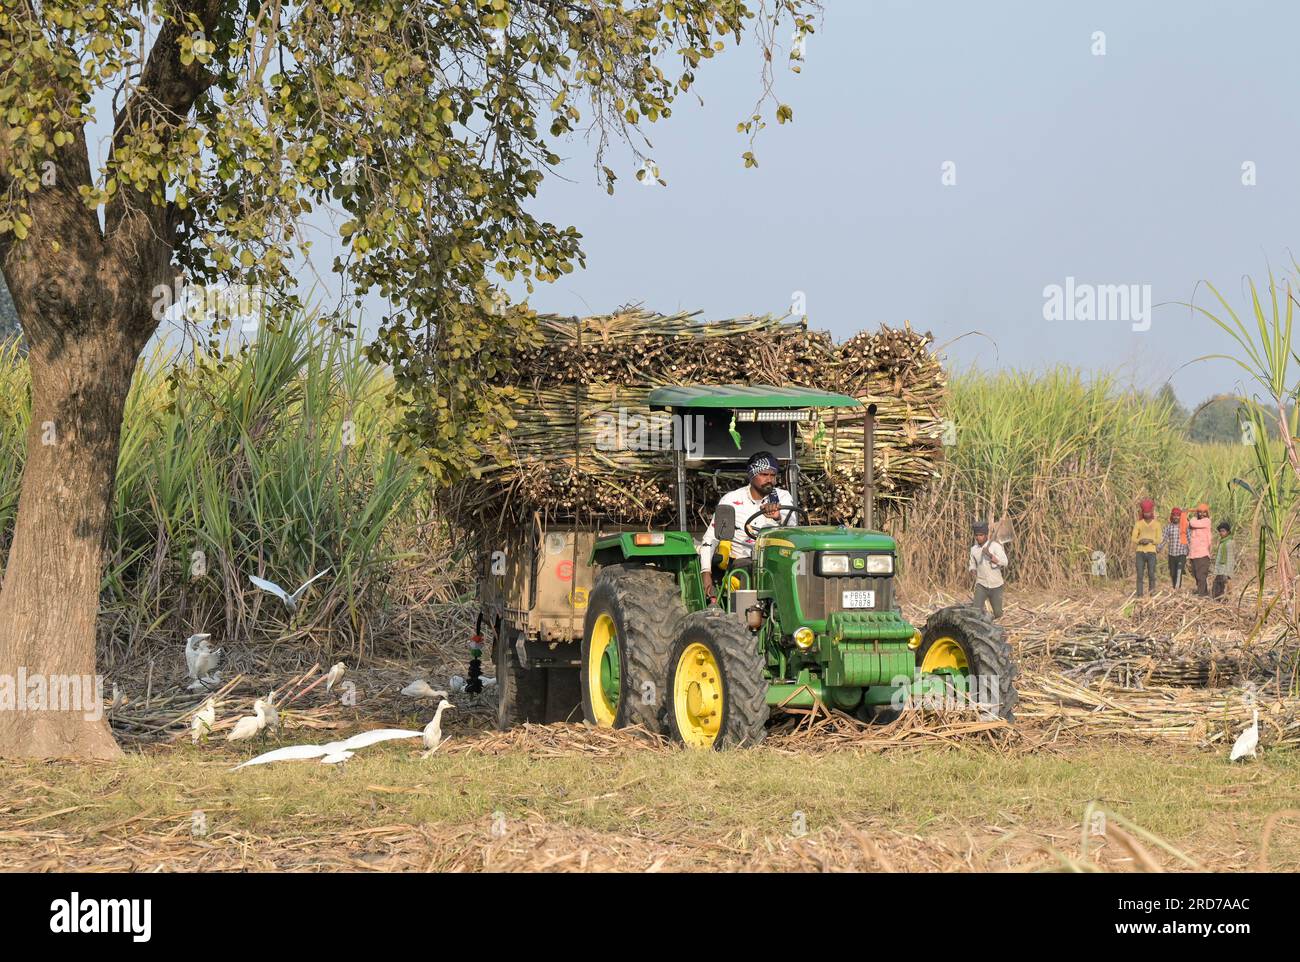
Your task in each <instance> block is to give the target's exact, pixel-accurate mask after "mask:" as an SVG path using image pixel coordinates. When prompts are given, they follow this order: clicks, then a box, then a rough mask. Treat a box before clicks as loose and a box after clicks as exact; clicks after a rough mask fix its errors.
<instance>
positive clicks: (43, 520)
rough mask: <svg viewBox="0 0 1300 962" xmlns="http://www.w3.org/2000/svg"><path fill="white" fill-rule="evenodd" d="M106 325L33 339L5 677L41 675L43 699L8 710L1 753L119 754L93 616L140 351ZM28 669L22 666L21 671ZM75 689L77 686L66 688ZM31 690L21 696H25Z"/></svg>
mask: <svg viewBox="0 0 1300 962" xmlns="http://www.w3.org/2000/svg"><path fill="white" fill-rule="evenodd" d="M122 327H123V325H116V324H111V323H108V324H105V325H104V326H103V327H102V328H101V329H100V330H98V331H96V332H95V333H93V334H91V335H89V336H86V337H84V338H81V339H78V340H72V341H65V342H64V343H63V344H61V345H60V346H59V347H58V349H57V350H54V351H51V350H50V348H49V346H48V345H44V346H41V345H38V346H36V347H35V348H34V349H33V350H32V352H31V354H30V355H29V360H30V363H31V367H32V423H31V427H30V429H29V430H28V432H27V463H26V466H25V467H24V470H23V483H22V492H21V495H20V497H19V501H18V519H17V525H16V527H15V531H14V539H13V545H12V547H11V549H10V552H9V560H8V563H7V565H6V569H5V578H4V584H3V587H2V588H0V678H10V679H14V683H15V684H17V682H18V680H19V678H20V677H23V678H25V679H26V680H27V682H28V683H29V684H38V683H41V682H43V683H44V684H45V686H46V688H47V690H48V692H49V693H50V695H49V697H48V699H47V705H46V706H45V707H41V708H37V709H35V710H32V709H30V708H29V709H28V710H19V708H18V702H15V707H14V708H12V709H10V710H6V711H0V756H10V757H13V756H27V757H42V758H43V757H81V758H87V757H90V758H112V757H115V756H116V755H118V754H120V750H119V749H118V747H117V744H116V743H115V742H114V741H113V736H112V734H111V733H110V731H109V727H108V722H107V721H106V720H105V719H104V717H103V711H102V703H97V704H84V703H83V704H76V703H75V702H74V703H72V704H68V703H66V702H64V701H60V703H59V704H54V702H55V699H54V697H53V695H54V693H55V692H56V691H78V692H80V693H81V694H82V695H83V696H85V695H89V696H91V698H92V699H97V698H98V694H97V692H102V690H103V686H102V685H95V684H93V683H89V684H87V683H85V682H83V681H82V679H90V678H93V677H94V676H95V624H96V616H97V614H98V611H99V589H100V580H101V578H102V568H103V558H104V550H103V549H104V544H103V539H104V535H105V532H106V531H107V530H108V526H109V522H110V520H111V511H112V504H113V481H114V475H115V474H116V470H117V453H118V438H119V435H120V432H121V425H122V412H123V407H124V405H125V402H126V395H127V390H128V389H129V387H130V384H131V375H132V372H133V370H134V367H135V359H136V351H135V349H134V346H133V345H132V344H128V343H123V340H122V338H121V337H120V336H114V334H113V332H114V331H120V330H121V329H122ZM20 671H21V676H20ZM69 685H71V686H72V687H71V688H69V687H68V686H69ZM24 700H25V699H24Z"/></svg>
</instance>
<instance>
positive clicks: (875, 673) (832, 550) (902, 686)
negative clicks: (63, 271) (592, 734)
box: [580, 386, 1016, 749]
mask: <svg viewBox="0 0 1300 962" xmlns="http://www.w3.org/2000/svg"><path fill="white" fill-rule="evenodd" d="M649 402H650V406H651V407H652V408H654V409H659V410H664V411H671V412H672V414H673V416H674V421H673V423H674V424H680V425H681V426H682V430H681V432H680V436H681V438H682V443H681V444H679V445H676V447H677V450H676V451H675V457H676V474H677V484H676V489H677V514H678V530H675V531H635V532H633V531H623V532H619V533H617V534H611V535H608V536H605V537H600V538H598V539H597V540H596V541H595V542H594V547H593V548H592V550H591V553H590V558H589V563H590V564H591V565H592V566H594V569H595V570H594V580H593V585H592V589H591V592H590V595H589V596H588V598H587V608H586V617H585V621H584V623H583V634H582V642H581V646H582V647H581V656H580V687H581V691H582V708H583V713H584V715H585V717H586V719H587V720H588V721H589V722H591V723H593V724H596V725H600V726H610V727H622V726H625V725H631V724H639V725H643V726H645V727H646V728H648V729H650V730H652V731H659V732H667V733H669V734H670V735H671V736H673V737H674V738H676V739H678V740H680V741H682V742H684V743H685V744H686V745H689V746H693V747H697V748H715V749H716V748H725V747H733V746H739V745H745V744H754V743H757V742H759V741H760V740H761V739H762V738H763V735H764V730H765V726H766V725H767V722H768V720H769V716H770V714H771V712H772V711H773V710H774V709H778V710H779V709H783V708H791V707H799V708H808V707H812V706H814V705H816V704H818V703H820V704H823V705H825V706H829V707H832V708H836V709H839V710H842V711H845V712H850V713H853V714H855V715H857V716H858V717H860V718H863V719H864V720H872V719H879V718H889V717H893V716H894V715H896V714H897V713H898V712H899V711H900V710H903V709H904V708H905V707H907V706H908V705H918V704H921V705H924V704H927V703H929V704H943V705H947V706H952V705H958V706H961V707H963V708H969V709H973V710H975V711H979V712H981V713H983V714H992V715H998V716H1001V717H1004V718H1008V719H1010V718H1011V717H1012V709H1013V707H1014V705H1015V702H1016V691H1015V687H1014V675H1015V673H1016V669H1015V666H1014V664H1013V662H1012V658H1011V652H1010V648H1009V646H1008V645H1007V643H1006V640H1005V635H1004V633H1003V631H1002V630H1001V629H1000V628H999V627H998V626H997V625H995V624H994V623H993V622H991V621H989V620H988V619H987V618H986V617H985V616H984V615H983V613H982V612H980V611H977V610H976V609H974V608H972V607H969V606H963V605H955V606H952V607H948V608H944V609H941V610H939V611H936V612H934V613H933V614H932V615H930V617H929V618H928V619H927V620H926V622H925V624H924V626H922V627H919V628H918V627H916V626H913V625H912V624H910V623H908V621H907V620H906V619H905V618H903V616H902V613H901V611H900V608H899V605H898V592H897V589H896V578H897V566H898V550H897V544H896V542H895V541H894V539H893V538H891V537H889V536H888V535H885V534H883V533H881V532H879V531H874V530H871V528H872V524H873V506H874V500H875V491H874V478H873V467H872V464H873V462H872V448H873V440H874V425H875V413H876V409H875V405H870V406H868V407H867V409H866V410H865V411H864V412H863V414H864V417H863V425H864V427H863V430H864V432H865V438H864V442H865V443H864V464H863V474H864V483H863V517H864V519H865V522H866V527H864V528H849V527H845V526H843V525H818V526H806V525H803V524H801V523H800V522H802V521H804V520H805V517H804V515H805V513H804V511H803V509H802V508H801V507H800V506H799V505H798V500H799V468H798V460H797V457H796V454H797V452H796V443H797V437H798V431H797V430H796V427H797V425H799V424H800V423H801V422H806V421H809V420H810V418H811V416H812V412H813V411H814V410H815V409H817V408H843V407H859V406H860V403H859V401H858V400H857V399H856V398H852V397H847V396H844V395H839V394H831V393H827V392H824V391H817V390H811V389H805V388H755V387H716V386H715V387H674V388H662V389H659V390H656V391H654V392H652V393H651V395H650V398H649ZM758 451H768V452H770V453H773V454H775V455H776V456H777V457H778V458H779V459H781V460H782V461H783V462H784V464H785V465H786V466H787V467H786V478H785V484H784V487H786V488H787V489H788V490H789V491H790V493H791V494H792V495H793V498H794V501H795V504H794V506H793V507H791V506H784V505H783V506H781V508H780V510H779V517H778V518H777V524H776V525H775V526H773V525H772V524H771V522H770V521H766V520H762V511H761V510H760V511H757V512H755V513H754V514H753V515H752V516H750V517H737V516H735V514H734V508H733V507H732V506H731V505H730V504H727V505H722V506H720V507H719V508H718V510H717V512H716V514H715V515H714V518H713V524H714V530H715V533H716V535H717V538H718V542H719V543H718V549H717V550H716V551H715V553H714V554H715V564H716V566H717V567H716V568H715V570H714V572H713V574H714V578H713V581H714V583H715V584H716V585H717V586H718V590H717V597H716V600H715V599H712V598H709V597H707V596H706V593H705V587H704V580H703V577H702V574H703V572H702V571H701V567H700V564H701V563H700V556H699V554H698V553H697V547H696V540H695V537H694V535H693V534H692V532H691V531H690V530H689V529H688V526H687V507H686V496H685V492H686V487H687V486H686V474H687V471H688V470H699V469H705V470H708V471H710V472H714V471H717V472H726V471H732V470H737V469H740V468H741V467H743V465H744V464H745V462H746V461H747V460H748V458H749V457H750V456H751V455H752V454H754V453H756V452H758ZM741 530H744V531H746V532H747V533H748V534H749V535H750V536H751V537H753V538H755V544H754V549H753V558H752V561H750V562H749V563H747V564H746V565H745V567H744V568H740V567H738V566H735V565H733V564H731V562H730V551H729V547H730V543H731V542H732V541H734V540H735V539H736V538H737V537H738V534H737V532H739V531H741Z"/></svg>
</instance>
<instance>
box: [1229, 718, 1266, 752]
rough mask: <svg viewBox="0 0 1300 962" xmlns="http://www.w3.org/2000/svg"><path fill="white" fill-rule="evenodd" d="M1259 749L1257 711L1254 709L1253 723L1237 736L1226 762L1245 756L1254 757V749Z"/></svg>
mask: <svg viewBox="0 0 1300 962" xmlns="http://www.w3.org/2000/svg"><path fill="white" fill-rule="evenodd" d="M1258 747H1259V709H1258V708H1256V709H1255V721H1254V723H1253V724H1252V725H1251V726H1250V727H1249V728H1247V729H1246V730H1245V731H1244V732H1242V733H1241V734H1240V735H1238V736H1237V741H1236V742H1235V743H1234V744H1233V746H1232V754H1231V755H1229V756H1228V761H1230V762H1235V761H1236V760H1237V759H1238V758H1245V757H1246V756H1247V755H1249V756H1251V757H1252V758H1254V757H1255V749H1256V748H1258Z"/></svg>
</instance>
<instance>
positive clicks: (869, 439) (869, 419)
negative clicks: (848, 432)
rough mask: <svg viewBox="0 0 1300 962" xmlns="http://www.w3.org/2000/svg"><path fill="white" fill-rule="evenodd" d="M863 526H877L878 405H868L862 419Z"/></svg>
mask: <svg viewBox="0 0 1300 962" xmlns="http://www.w3.org/2000/svg"><path fill="white" fill-rule="evenodd" d="M862 526H863V527H864V528H866V529H867V530H868V531H874V530H875V527H876V406H875V405H874V404H868V405H867V415H866V417H865V418H864V419H863V421H862Z"/></svg>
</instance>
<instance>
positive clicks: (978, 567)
mask: <svg viewBox="0 0 1300 962" xmlns="http://www.w3.org/2000/svg"><path fill="white" fill-rule="evenodd" d="M985 548H988V555H987V556H986V555H985V553H984V549H985ZM1006 563H1007V553H1006V550H1005V549H1003V547H1002V545H1001V544H1000V543H998V542H997V541H985V542H984V543H983V544H973V545H971V546H970V567H969V569H968V570H970V571H973V572H975V581H976V582H977V583H978V584H981V585H983V586H984V587H985V588H1000V587H1002V568H1004V567H1006Z"/></svg>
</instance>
